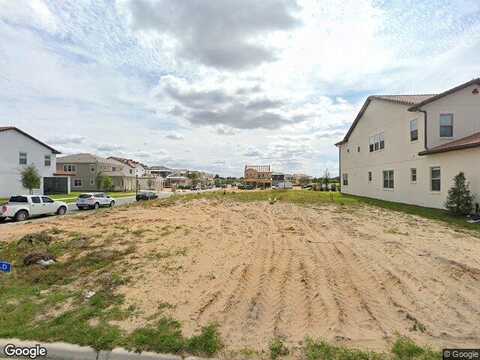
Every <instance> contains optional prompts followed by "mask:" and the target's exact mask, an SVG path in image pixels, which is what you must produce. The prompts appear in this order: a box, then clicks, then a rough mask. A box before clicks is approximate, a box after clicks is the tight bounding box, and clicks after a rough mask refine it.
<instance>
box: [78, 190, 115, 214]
mask: <svg viewBox="0 0 480 360" xmlns="http://www.w3.org/2000/svg"><path fill="white" fill-rule="evenodd" d="M114 205H115V200H114V199H112V198H111V197H110V195H107V194H105V193H85V194H81V195H80V196H79V197H78V199H77V207H78V209H79V210H84V209H98V208H99V207H101V206H109V207H113V206H114Z"/></svg>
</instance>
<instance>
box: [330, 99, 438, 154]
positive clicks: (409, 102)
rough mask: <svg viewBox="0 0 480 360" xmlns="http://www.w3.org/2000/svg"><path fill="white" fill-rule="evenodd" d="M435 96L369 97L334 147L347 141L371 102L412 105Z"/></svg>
mask: <svg viewBox="0 0 480 360" xmlns="http://www.w3.org/2000/svg"><path fill="white" fill-rule="evenodd" d="M433 96H435V95H433V94H420V95H371V96H369V97H368V98H367V100H365V102H364V103H363V106H362V108H361V109H360V111H359V112H358V114H357V116H356V117H355V120H353V123H352V125H351V126H350V129H348V131H347V134H346V135H345V137H344V138H343V140H342V141H339V142H338V143H336V144H335V145H337V146H338V145H341V144H344V143H346V142H347V141H348V138H349V137H350V135H351V134H352V132H353V130H354V129H355V127H356V126H357V123H358V122H359V121H360V119H361V117H362V116H363V114H364V113H365V111H366V110H367V107H368V105H370V103H371V102H372V100H382V101H389V102H392V103H395V104H400V105H414V104H416V103H417V102H422V101H425V100H426V99H429V98H431V97H433Z"/></svg>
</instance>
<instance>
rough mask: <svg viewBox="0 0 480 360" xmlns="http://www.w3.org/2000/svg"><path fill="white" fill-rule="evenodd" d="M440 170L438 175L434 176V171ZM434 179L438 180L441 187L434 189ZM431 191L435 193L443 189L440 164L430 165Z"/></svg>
mask: <svg viewBox="0 0 480 360" xmlns="http://www.w3.org/2000/svg"><path fill="white" fill-rule="evenodd" d="M434 170H438V177H435V178H434V177H433V171H434ZM433 181H438V185H439V189H438V190H436V189H435V190H434V189H433ZM430 191H431V192H434V193H439V192H441V191H442V169H441V167H440V166H432V167H430Z"/></svg>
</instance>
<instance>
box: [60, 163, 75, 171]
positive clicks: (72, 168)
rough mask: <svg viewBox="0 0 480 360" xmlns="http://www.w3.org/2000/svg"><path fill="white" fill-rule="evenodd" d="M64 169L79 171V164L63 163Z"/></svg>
mask: <svg viewBox="0 0 480 360" xmlns="http://www.w3.org/2000/svg"><path fill="white" fill-rule="evenodd" d="M63 171H65V172H76V171H77V166H76V165H70V164H65V165H63Z"/></svg>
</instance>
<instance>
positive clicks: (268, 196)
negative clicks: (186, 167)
mask: <svg viewBox="0 0 480 360" xmlns="http://www.w3.org/2000/svg"><path fill="white" fill-rule="evenodd" d="M199 198H207V199H217V200H219V199H230V200H235V201H247V202H248V201H270V202H271V203H274V202H275V201H274V199H276V201H280V202H291V203H294V204H299V205H322V204H337V205H341V206H353V207H355V206H360V205H371V206H376V207H380V208H383V209H389V210H393V211H399V212H403V213H406V214H411V215H417V216H421V217H424V218H427V219H431V220H437V221H441V222H444V223H446V224H448V225H453V226H456V227H458V228H463V229H467V230H473V231H474V232H476V233H478V235H480V225H479V224H470V223H467V222H466V219H465V218H464V217H456V216H453V215H451V214H450V213H448V212H447V211H445V210H440V209H432V208H426V207H421V206H415V205H408V204H402V203H396V202H390V201H384V200H378V199H372V198H366V197H360V196H353V195H346V194H341V193H339V192H322V191H308V190H268V191H236V192H226V193H225V194H224V193H223V191H217V192H209V193H199V194H192V195H190V194H189V195H176V196H173V197H171V198H169V199H166V200H160V201H165V202H166V203H173V202H174V201H175V200H180V201H188V200H193V199H199Z"/></svg>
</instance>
